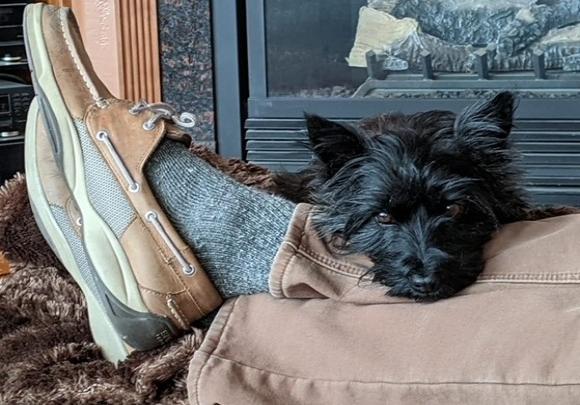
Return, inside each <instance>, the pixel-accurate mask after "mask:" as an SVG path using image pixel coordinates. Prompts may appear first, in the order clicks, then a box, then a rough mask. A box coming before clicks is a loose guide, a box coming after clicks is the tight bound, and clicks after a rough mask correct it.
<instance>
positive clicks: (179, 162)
mask: <svg viewBox="0 0 580 405" xmlns="http://www.w3.org/2000/svg"><path fill="white" fill-rule="evenodd" d="M145 173H146V176H147V178H148V180H149V184H150V186H151V188H152V189H153V191H154V193H155V195H156V197H157V200H158V201H159V204H160V205H161V206H162V207H163V208H164V209H165V212H166V214H167V216H168V217H169V219H170V220H171V221H172V223H173V225H174V226H175V228H176V229H177V231H178V232H179V233H180V235H181V236H182V237H183V239H184V240H185V242H186V243H188V244H189V245H190V246H191V247H192V249H193V251H194V252H195V254H196V256H197V257H198V259H199V260H200V262H201V264H202V265H203V266H204V269H205V271H206V272H207V273H208V274H209V276H210V278H211V279H212V281H213V282H214V284H215V286H216V287H217V289H218V291H219V292H220V293H221V294H222V296H223V297H224V298H229V297H233V296H238V295H246V294H256V293H261V292H268V277H269V274H270V268H271V266H272V263H273V261H274V257H275V255H276V253H277V251H278V248H279V247H280V244H281V243H282V241H283V239H284V235H285V234H286V231H287V229H288V224H289V223H290V219H291V217H292V214H293V212H294V208H295V204H293V203H291V202H289V201H286V200H284V199H281V198H279V197H275V196H272V195H269V194H266V193H264V192H262V191H259V190H255V189H252V188H250V187H247V186H244V185H242V184H239V183H237V182H236V181H234V180H233V179H231V178H229V177H227V175H225V174H223V173H222V172H220V171H219V170H217V169H215V168H213V167H212V166H210V165H209V164H208V163H206V162H205V161H204V160H203V159H201V158H199V157H197V156H195V155H193V154H192V153H191V152H189V150H188V149H187V148H186V147H185V146H184V145H182V144H179V143H177V142H173V141H170V140H165V141H163V142H162V143H161V145H160V146H159V148H158V149H157V150H156V151H155V153H154V154H153V156H152V157H151V159H150V161H149V162H148V164H147V167H146V168H145Z"/></svg>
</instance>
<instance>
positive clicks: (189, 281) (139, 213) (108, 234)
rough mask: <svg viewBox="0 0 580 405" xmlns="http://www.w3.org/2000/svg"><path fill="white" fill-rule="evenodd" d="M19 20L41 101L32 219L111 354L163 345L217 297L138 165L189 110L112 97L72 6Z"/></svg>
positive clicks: (33, 136) (33, 123)
mask: <svg viewBox="0 0 580 405" xmlns="http://www.w3.org/2000/svg"><path fill="white" fill-rule="evenodd" d="M24 28H25V40H26V46H27V51H28V60H29V64H30V68H31V71H32V76H33V83H34V87H35V92H36V94H37V102H38V107H36V106H34V107H33V108H32V109H31V117H30V119H29V121H28V124H27V135H26V136H27V139H26V142H27V147H26V165H27V176H28V177H29V181H30V184H29V192H30V198H31V201H32V203H33V206H34V208H35V217H36V219H37V222H38V223H39V225H40V227H41V228H43V233H44V235H45V237H46V238H47V240H48V241H49V243H50V244H51V246H52V248H53V249H54V250H55V251H56V253H57V254H58V255H59V257H60V258H61V260H62V262H63V264H64V265H65V267H66V268H67V269H68V271H69V272H70V273H71V274H72V275H73V277H74V278H75V280H76V281H77V283H78V284H79V285H80V286H81V288H82V289H83V292H84V293H85V296H86V297H87V302H88V304H89V305H88V307H89V317H90V319H91V326H92V330H93V336H94V338H95V341H96V342H97V343H98V344H99V345H100V346H101V347H102V348H103V350H104V352H105V354H106V356H107V357H108V358H109V359H111V360H120V359H122V358H124V357H125V356H126V355H127V354H128V353H129V352H130V351H131V350H133V349H136V350H148V349H151V348H154V347H157V346H159V345H161V344H164V343H166V342H167V341H169V340H171V339H173V338H174V337H176V336H179V335H180V334H182V333H183V332H184V331H186V330H188V329H189V327H190V324H191V322H193V321H195V320H197V319H200V318H202V317H203V316H205V315H207V314H208V313H210V312H211V311H213V310H214V309H216V308H217V307H219V305H220V304H221V302H222V300H221V297H220V295H219V293H218V292H217V290H216V289H215V287H214V286H213V284H212V282H211V281H210V279H209V278H208V276H207V275H206V273H205V272H204V270H203V269H202V267H201V265H200V263H199V261H198V260H197V259H196V257H195V256H194V255H193V253H192V252H191V249H190V248H189V246H187V245H186V244H185V243H184V242H183V240H182V239H181V237H180V236H179V235H178V233H177V232H176V231H175V229H174V227H173V226H172V224H171V223H170V221H169V220H168V219H167V217H166V215H165V214H164V212H163V210H162V209H161V207H160V206H159V204H158V203H157V201H156V199H155V196H154V195H153V193H152V191H151V189H150V188H149V185H148V183H147V179H146V177H145V175H144V173H143V168H144V167H145V164H146V163H147V160H148V159H149V157H150V156H151V155H152V153H153V152H154V151H155V149H156V148H157V146H158V145H159V143H160V142H161V140H162V139H163V138H164V137H166V136H167V137H171V138H172V139H177V138H184V137H186V136H185V135H184V133H183V132H182V131H180V130H178V126H184V127H187V126H190V125H191V124H192V122H193V117H192V116H191V115H188V114H181V115H178V114H177V113H176V112H175V111H174V110H173V109H172V108H171V107H169V106H168V105H166V104H153V105H151V104H146V103H138V104H134V103H131V102H129V101H124V100H118V99H115V98H113V97H112V96H111V94H110V93H109V91H108V90H107V89H106V87H105V86H104V85H103V83H101V81H100V80H99V79H98V78H97V77H96V75H95V73H94V71H93V68H92V66H91V63H90V61H89V59H88V56H87V55H86V52H85V51H84V48H83V45H82V41H81V37H80V34H79V31H78V28H77V25H76V21H75V19H74V16H73V15H72V12H71V11H70V9H68V8H57V7H52V6H47V5H44V4H33V5H29V6H27V8H26V11H25V17H24ZM35 104H36V102H35ZM38 117H41V118H42V120H40V118H38ZM41 142H43V144H45V145H50V148H51V151H50V156H51V157H50V158H49V157H48V155H47V153H48V151H47V150H46V148H42V147H39V145H40V143H41ZM48 161H53V162H54V163H53V165H52V166H51V167H52V169H47V168H46V166H47V164H48V165H49V166H50V164H49V163H46V162H48ZM47 173H51V175H47Z"/></svg>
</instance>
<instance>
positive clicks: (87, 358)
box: [0, 147, 275, 404]
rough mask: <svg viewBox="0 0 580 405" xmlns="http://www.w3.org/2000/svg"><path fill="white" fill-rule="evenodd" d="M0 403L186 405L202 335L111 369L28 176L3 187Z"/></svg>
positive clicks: (240, 175) (254, 180)
mask: <svg viewBox="0 0 580 405" xmlns="http://www.w3.org/2000/svg"><path fill="white" fill-rule="evenodd" d="M193 152H194V153H196V154H198V155H199V156H201V157H203V158H205V159H206V160H208V161H209V162H210V163H212V164H213V165H214V166H216V167H218V168H220V169H222V170H223V171H225V172H226V173H228V174H229V175H231V176H232V177H234V178H235V179H237V180H238V181H240V182H242V183H245V184H247V185H250V186H255V187H259V188H262V189H265V190H269V191H274V188H275V187H274V183H273V181H272V178H271V176H270V174H269V172H268V171H267V170H265V169H263V168H260V167H256V166H252V165H249V164H246V163H243V162H241V161H238V160H230V161H226V160H224V159H221V158H220V157H218V156H216V155H215V154H213V153H212V152H210V151H208V150H207V149H205V148H203V147H194V148H193ZM0 252H2V253H4V254H5V255H6V257H7V258H8V259H9V261H10V262H11V274H9V275H6V276H1V277H0V404H22V403H27V404H69V403H70V404H79V403H90V404H95V403H99V404H147V403H149V404H186V403H187V393H186V385H185V379H186V376H187V367H188V364H189V361H190V358H191V356H192V354H193V353H194V351H195V349H196V347H198V345H199V344H200V342H201V339H203V331H202V330H199V329H194V330H193V331H192V332H191V333H190V334H188V335H185V336H183V337H182V338H180V339H179V340H177V341H175V342H173V343H171V344H169V345H167V346H165V347H163V348H160V349H157V350H154V351H150V352H143V353H133V354H132V355H131V356H130V357H129V358H128V359H127V360H126V361H124V362H123V363H121V364H120V365H119V366H118V367H117V368H115V367H114V366H113V365H112V364H111V363H109V362H107V361H106V360H104V359H103V356H102V355H101V352H100V350H99V348H98V347H97V346H96V345H95V344H94V343H93V341H92V338H91V334H90V331H89V326H88V319H87V312H86V306H85V300H84V298H83V295H82V293H81V291H80V289H79V288H78V287H77V285H76V284H75V282H74V281H73V279H72V278H71V277H70V276H69V275H68V273H67V272H66V270H65V269H64V268H63V267H62V265H61V264H60V263H59V261H58V260H57V259H56V257H55V256H54V255H53V253H52V252H51V250H50V249H49V247H48V245H47V244H46V243H45V241H44V239H43V238H42V236H41V234H40V231H39V230H38V228H37V227H36V224H35V222H34V218H33V217H32V211H31V209H30V205H29V202H28V196H27V192H26V183H25V178H24V176H22V175H17V176H16V177H15V178H14V179H12V180H10V181H8V182H7V183H6V184H5V185H4V186H3V187H2V188H0Z"/></svg>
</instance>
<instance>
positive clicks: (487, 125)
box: [455, 91, 516, 139]
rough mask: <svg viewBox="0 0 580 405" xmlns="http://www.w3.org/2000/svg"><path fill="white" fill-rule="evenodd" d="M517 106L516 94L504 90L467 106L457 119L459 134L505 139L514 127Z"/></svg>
mask: <svg viewBox="0 0 580 405" xmlns="http://www.w3.org/2000/svg"><path fill="white" fill-rule="evenodd" d="M515 108H516V103H515V98H514V95H513V94H512V93H510V92H507V91H504V92H502V93H499V94H497V95H496V96H495V97H494V98H492V99H491V100H488V101H483V102H479V103H476V104H474V105H472V106H471V107H468V108H466V109H465V110H463V112H461V113H460V114H459V115H458V116H457V119H456V120H455V133H456V134H458V135H459V136H466V137H468V136H482V135H484V136H490V135H491V136H494V137H497V138H500V139H505V138H507V137H508V135H509V134H510V132H511V130H512V127H513V118H514V111H515Z"/></svg>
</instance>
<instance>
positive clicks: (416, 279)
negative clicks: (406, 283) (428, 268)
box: [410, 274, 436, 293]
mask: <svg viewBox="0 0 580 405" xmlns="http://www.w3.org/2000/svg"><path fill="white" fill-rule="evenodd" d="M410 281H411V284H412V285H413V288H414V289H415V290H417V291H419V292H422V293H430V292H433V291H435V288H436V285H435V284H436V283H435V280H434V279H433V277H431V276H422V275H419V274H413V275H412V276H411V277H410Z"/></svg>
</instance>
